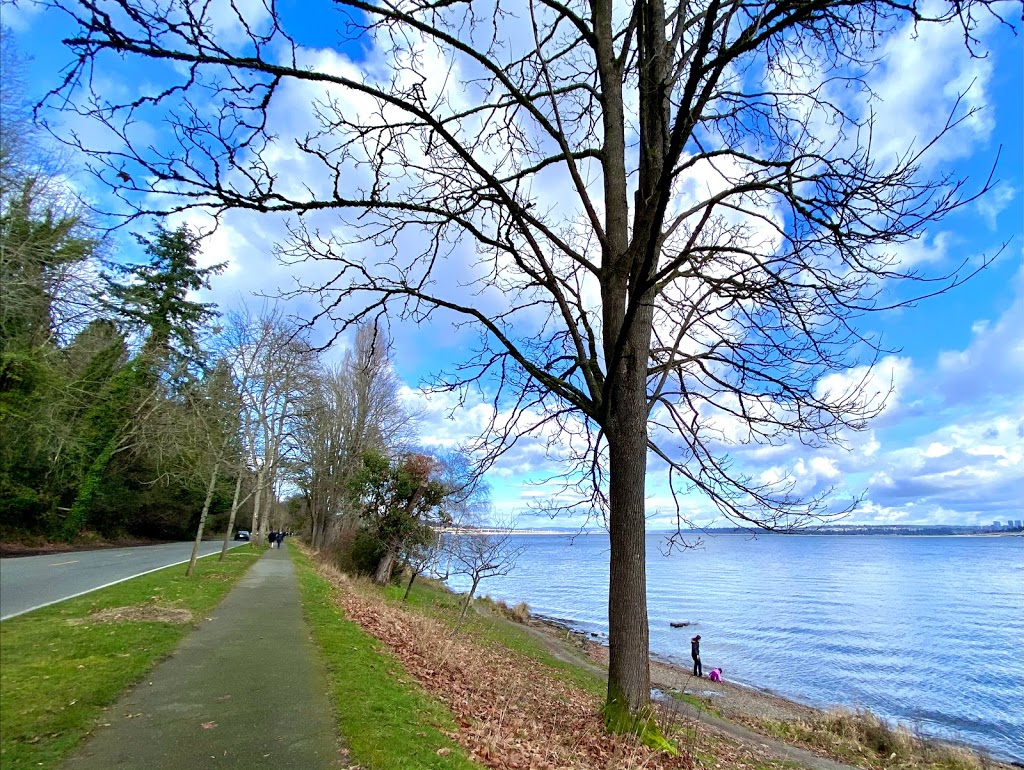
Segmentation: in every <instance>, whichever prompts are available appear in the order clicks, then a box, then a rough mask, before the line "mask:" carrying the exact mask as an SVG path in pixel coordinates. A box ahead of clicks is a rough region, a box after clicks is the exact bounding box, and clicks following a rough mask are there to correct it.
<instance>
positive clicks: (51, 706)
mask: <svg viewBox="0 0 1024 770" xmlns="http://www.w3.org/2000/svg"><path fill="white" fill-rule="evenodd" d="M260 553H262V551H255V550H250V549H248V548H243V549H234V550H232V551H229V552H228V556H227V557H226V558H225V560H224V561H223V562H218V561H217V559H216V558H215V557H212V556H208V557H206V558H204V559H200V560H199V561H197V562H196V571H195V574H194V575H193V576H192V577H191V578H186V577H185V565H175V566H173V567H168V568H167V569H164V570H161V571H159V572H153V573H150V574H149V575H144V576H142V577H139V578H136V579H134V580H129V581H126V582H124V583H119V584H117V585H114V586H110V587H109V588H104V589H101V590H99V591H94V592H92V593H89V594H86V595H85V596H80V597H78V598H76V599H70V600H68V601H66V602H61V603H60V604H55V605H52V606H50V607H44V608H42V609H39V610H35V611H34V612H30V613H28V614H25V615H20V616H18V617H16V618H11V619H10V620H5V621H4V622H3V623H0V671H2V681H3V686H2V687H0V766H2V767H3V768H4V770H20V769H21V768H38V767H47V768H52V767H56V766H57V765H59V763H60V761H61V760H62V759H63V758H64V757H65V756H66V755H67V754H68V753H69V752H70V751H71V750H72V749H73V748H75V746H77V745H78V744H79V742H80V741H81V740H82V739H83V738H84V737H85V736H86V735H87V734H88V733H89V732H90V731H91V729H92V727H93V725H94V724H95V721H96V718H97V717H98V716H99V715H100V713H101V711H102V709H103V707H104V706H107V705H109V704H110V703H112V702H114V701H115V700H116V699H117V697H118V696H119V695H120V694H121V693H122V692H124V690H125V689H127V688H128V687H129V686H130V685H132V684H133V683H135V682H137V681H138V680H139V679H141V678H142V676H143V675H144V674H145V673H146V672H148V671H149V670H150V669H152V668H153V667H154V666H155V665H156V664H157V663H159V662H160V661H161V660H162V659H163V658H165V657H166V656H167V655H168V654H170V653H171V652H172V651H173V650H174V648H175V647H176V646H177V645H178V642H179V641H180V640H181V639H182V637H184V636H185V635H186V634H187V633H189V631H191V630H192V629H193V627H194V625H195V623H196V622H198V621H200V620H202V618H203V616H204V613H206V612H208V611H209V610H211V609H212V608H213V607H214V606H215V605H216V604H217V603H218V602H219V601H220V600H221V599H222V598H223V597H224V595H225V594H226V593H227V592H228V590H229V589H230V588H231V587H232V586H233V585H234V583H235V581H236V580H237V579H238V578H239V577H240V576H241V575H242V573H243V572H245V570H246V569H248V568H249V567H250V566H251V565H252V564H254V563H255V561H256V557H257V556H258V555H259V554H260ZM118 608H124V609H122V610H119V609H118ZM189 615H191V618H192V619H191V620H189Z"/></svg>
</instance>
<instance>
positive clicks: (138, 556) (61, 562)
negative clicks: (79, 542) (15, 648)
mask: <svg viewBox="0 0 1024 770" xmlns="http://www.w3.org/2000/svg"><path fill="white" fill-rule="evenodd" d="M222 542H223V541H221V540H217V541H213V540H208V541H204V542H203V543H202V546H201V548H200V550H199V555H200V556H208V555H210V554H213V553H219V552H220V548H221V544H222ZM192 545H193V544H192V543H191V542H188V543H167V544H164V545H146V546H139V547H136V548H105V549H101V550H98V551H71V552H68V553H56V554H51V555H48V556H24V557H20V558H11V559H0V620H7V618H13V617H14V616H15V615H21V614H22V613H25V612H28V611H30V610H35V609H39V608H40V607H46V606H47V605H50V604H56V603H57V602H61V601H64V600H65V599H70V598H71V597H73V596H81V595H82V594H86V593H89V592H90V591H95V590H96V589H97V588H104V587H106V586H109V585H113V584H114V583H120V582H121V581H123V580H128V579H130V578H133V577H138V576H139V575H144V574H146V573H147V572H153V571H155V570H158V569H163V568H164V567H170V566H171V565H173V564H182V563H184V562H187V561H188V560H189V558H191V556H192ZM230 545H231V547H234V546H239V545H248V543H246V542H244V541H238V542H236V541H232V543H231V544H230Z"/></svg>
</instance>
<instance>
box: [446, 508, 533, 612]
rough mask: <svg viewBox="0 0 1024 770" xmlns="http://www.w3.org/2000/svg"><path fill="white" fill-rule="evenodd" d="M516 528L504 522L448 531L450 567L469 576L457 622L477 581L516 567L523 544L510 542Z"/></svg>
mask: <svg viewBox="0 0 1024 770" xmlns="http://www.w3.org/2000/svg"><path fill="white" fill-rule="evenodd" d="M514 533H515V530H514V529H513V528H512V527H511V526H507V525H503V526H498V527H494V528H488V529H487V530H485V532H482V533H476V532H471V531H470V532H461V533H457V534H453V535H450V536H449V537H450V538H451V540H450V543H449V548H450V549H451V556H452V566H453V568H454V569H453V571H454V572H455V573H456V574H459V575H465V576H466V577H468V578H469V581H470V585H469V592H468V593H467V594H466V601H465V602H464V603H463V605H462V612H460V613H459V620H458V622H459V623H462V621H463V620H464V619H465V617H466V612H467V611H468V610H469V607H470V605H471V604H472V603H473V597H474V596H475V595H476V589H477V588H478V587H479V586H480V582H481V581H482V580H485V579H487V578H491V577H503V576H505V575H508V574H509V573H510V572H512V570H513V569H515V566H516V562H517V561H518V560H519V557H520V556H521V555H522V553H523V551H524V550H525V546H522V545H516V544H515V543H513V542H512V536H513V535H514Z"/></svg>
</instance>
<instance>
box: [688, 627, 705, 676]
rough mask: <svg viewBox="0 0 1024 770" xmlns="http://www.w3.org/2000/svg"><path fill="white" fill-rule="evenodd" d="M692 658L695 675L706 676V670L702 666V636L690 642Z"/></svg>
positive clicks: (698, 635)
mask: <svg viewBox="0 0 1024 770" xmlns="http://www.w3.org/2000/svg"><path fill="white" fill-rule="evenodd" d="M690 657H691V658H693V675H694V676H704V670H703V669H702V668H701V666H700V634H697V635H696V636H695V637H693V638H692V639H691V640H690Z"/></svg>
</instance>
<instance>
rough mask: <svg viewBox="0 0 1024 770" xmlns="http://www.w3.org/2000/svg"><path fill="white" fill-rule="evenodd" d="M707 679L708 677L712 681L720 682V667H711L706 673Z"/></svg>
mask: <svg viewBox="0 0 1024 770" xmlns="http://www.w3.org/2000/svg"><path fill="white" fill-rule="evenodd" d="M708 679H710V680H711V681H712V682H721V681H722V669H721V668H713V669H711V672H710V673H709V674H708Z"/></svg>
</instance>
